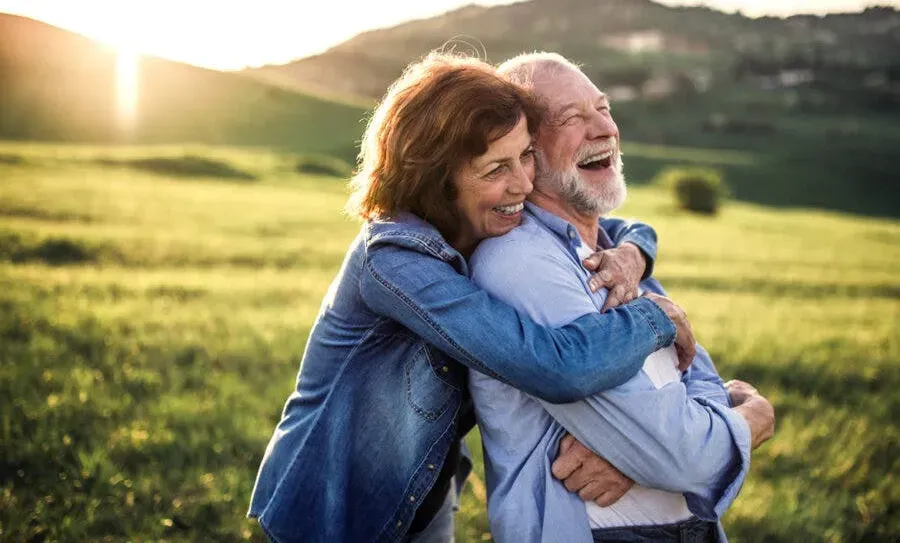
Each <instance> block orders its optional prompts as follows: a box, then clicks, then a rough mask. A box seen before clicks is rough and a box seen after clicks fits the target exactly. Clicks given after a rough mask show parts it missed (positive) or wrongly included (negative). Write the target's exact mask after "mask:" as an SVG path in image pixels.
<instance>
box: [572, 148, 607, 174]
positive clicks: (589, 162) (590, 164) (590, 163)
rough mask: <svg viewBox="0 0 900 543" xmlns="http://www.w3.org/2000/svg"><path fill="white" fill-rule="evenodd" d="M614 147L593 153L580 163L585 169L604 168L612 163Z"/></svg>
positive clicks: (579, 165) (580, 166)
mask: <svg viewBox="0 0 900 543" xmlns="http://www.w3.org/2000/svg"><path fill="white" fill-rule="evenodd" d="M613 152H614V149H610V150H608V151H604V152H602V153H597V154H595V155H591V156H589V157H587V158H586V159H584V160H582V161H581V162H579V163H578V167H579V168H581V169H583V170H602V169H604V168H609V167H610V165H612V160H613Z"/></svg>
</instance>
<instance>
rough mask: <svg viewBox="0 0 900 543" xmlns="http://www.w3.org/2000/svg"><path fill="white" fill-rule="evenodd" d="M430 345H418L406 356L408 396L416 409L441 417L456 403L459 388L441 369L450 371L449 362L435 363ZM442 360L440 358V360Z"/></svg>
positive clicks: (421, 413)
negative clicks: (441, 372) (437, 365)
mask: <svg viewBox="0 0 900 543" xmlns="http://www.w3.org/2000/svg"><path fill="white" fill-rule="evenodd" d="M434 362H435V360H434V359H432V357H431V355H430V353H429V352H428V349H427V348H426V346H424V345H422V346H421V347H419V348H418V349H416V351H415V353H414V354H413V356H410V357H409V358H408V359H407V360H406V366H405V371H404V373H405V376H404V377H405V378H406V398H407V400H408V401H409V405H410V406H411V407H412V408H413V410H414V411H415V412H416V413H418V414H419V416H421V417H422V418H424V419H426V420H437V419H438V418H440V417H441V415H443V414H444V412H445V411H446V410H447V408H448V407H450V405H451V404H452V403H453V395H454V393H458V390H457V389H456V388H455V387H453V386H452V385H451V384H450V383H449V382H448V381H446V380H445V379H444V378H442V377H440V376H438V374H437V372H440V371H443V372H449V371H450V369H449V366H446V365H445V366H442V367H435V363H434ZM437 362H438V363H439V364H440V363H441V361H440V360H438V361H437Z"/></svg>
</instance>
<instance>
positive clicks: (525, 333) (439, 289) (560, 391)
mask: <svg viewBox="0 0 900 543" xmlns="http://www.w3.org/2000/svg"><path fill="white" fill-rule="evenodd" d="M548 288H549V287H548ZM360 289H361V293H362V296H363V299H364V300H365V301H366V303H367V304H368V305H369V307H371V308H372V310H373V311H375V312H377V313H380V314H382V315H385V316H387V317H390V318H392V319H394V320H396V321H398V322H400V323H401V324H403V325H404V326H406V327H407V328H409V329H410V330H412V331H414V332H415V333H417V334H419V335H420V336H421V337H423V338H424V339H425V340H426V341H428V342H429V343H431V344H432V345H434V346H436V347H437V348H439V349H441V350H442V351H444V352H446V353H447V354H448V355H450V356H452V357H453V358H455V359H456V360H458V361H460V362H461V363H463V364H465V365H466V366H468V367H470V368H472V369H474V370H476V371H479V372H482V373H485V374H486V375H490V376H491V377H494V378H495V379H498V380H500V381H503V382H506V383H509V384H510V385H512V386H513V387H515V388H518V389H520V390H523V391H525V392H528V393H529V394H532V395H534V396H536V397H538V398H542V399H544V400H546V401H548V402H556V403H563V402H571V401H576V400H580V399H583V398H586V397H588V396H590V395H592V394H595V393H598V392H601V391H604V390H608V389H610V388H613V387H615V386H618V385H620V384H622V383H624V382H625V381H627V380H628V379H630V378H631V377H632V376H634V375H635V374H636V373H637V372H638V370H639V369H640V368H641V366H642V365H643V362H644V359H645V358H646V357H647V356H649V355H650V353H652V352H654V351H656V350H659V349H661V348H662V347H665V346H668V345H671V344H672V343H673V341H674V339H675V326H674V325H673V323H672V321H671V320H670V319H669V318H668V317H667V316H666V314H665V313H664V312H663V311H662V310H661V309H660V308H659V306H657V305H656V304H655V303H654V302H652V301H650V300H647V299H641V300H635V301H634V302H632V303H630V304H627V305H625V306H622V307H618V308H615V309H613V310H610V311H608V312H606V313H603V314H597V313H592V314H589V315H585V316H584V317H581V318H579V319H577V320H575V321H574V322H572V323H571V324H569V325H567V326H564V327H562V328H559V329H553V328H545V327H541V326H539V325H537V324H536V323H535V322H534V321H532V320H531V319H529V318H528V317H526V316H524V315H522V314H520V313H518V312H516V311H515V310H514V309H513V308H512V307H510V306H509V305H507V304H504V303H502V302H500V301H498V300H496V299H495V298H492V297H491V296H490V295H488V294H487V293H486V292H485V291H484V290H482V289H480V288H478V287H477V286H475V285H474V284H473V283H472V282H471V281H470V280H469V279H468V278H467V277H465V276H463V275H460V274H459V273H457V271H456V270H454V269H453V267H452V266H450V265H449V264H448V263H446V262H444V261H442V260H440V259H438V258H434V257H430V256H428V255H425V254H423V253H420V252H417V251H414V250H411V249H406V248H403V247H399V246H396V245H391V244H379V245H375V246H373V247H370V248H369V252H368V258H367V261H366V264H365V270H364V273H363V276H362V279H361V284H360Z"/></svg>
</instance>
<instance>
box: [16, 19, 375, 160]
mask: <svg viewBox="0 0 900 543" xmlns="http://www.w3.org/2000/svg"><path fill="white" fill-rule="evenodd" d="M0 36H2V38H0V139H19V140H45V141H78V142H118V141H129V142H136V143H176V142H197V143H212V144H216V143H221V144H230V145H268V146H272V147H277V148H282V149H290V150H302V151H312V152H322V153H328V154H333V155H337V156H340V157H342V158H345V159H348V158H352V157H353V155H354V142H355V141H356V140H357V139H358V138H359V133H360V132H361V128H360V119H361V118H362V117H363V115H364V111H363V110H362V109H360V108H359V107H356V106H351V105H347V104H344V103H337V102H334V101H330V100H324V99H321V98H317V97H313V96H309V95H304V94H301V93H298V92H295V91H292V90H287V89H283V88H279V87H276V86H273V85H270V84H266V83H263V82H260V81H258V80H255V79H252V78H249V77H247V76H245V75H242V74H235V73H224V72H217V71H213V70H206V69H202V68H197V67H194V66H189V65H186V64H180V63H177V62H171V61H167V60H162V59H159V58H152V57H144V58H142V59H141V60H140V62H139V65H138V84H137V97H138V99H137V110H136V121H137V122H136V125H135V128H134V131H133V133H132V134H131V135H130V136H129V135H127V134H125V133H123V132H122V131H120V130H119V128H118V124H117V121H116V119H117V118H116V103H117V96H116V73H117V72H116V60H117V57H116V52H115V51H114V50H113V49H112V48H110V47H107V46H105V45H102V44H100V43H98V42H95V41H93V40H90V39H88V38H85V37H83V36H80V35H78V34H74V33H71V32H68V31H65V30H62V29H59V28H56V27H53V26H51V25H48V24H45V23H42V22H38V21H35V20H32V19H28V18H25V17H19V16H14V15H7V14H2V13H0Z"/></svg>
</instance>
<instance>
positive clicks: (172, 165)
mask: <svg viewBox="0 0 900 543" xmlns="http://www.w3.org/2000/svg"><path fill="white" fill-rule="evenodd" d="M98 162H99V163H100V164H103V165H107V166H127V167H130V168H135V169H137V170H143V171H146V172H150V173H155V174H159V175H167V176H176V177H214V178H220V179H233V180H239V181H255V180H256V176H255V175H253V174H251V173H248V172H245V171H242V170H239V169H237V168H235V167H234V166H232V165H231V164H228V163H227V162H223V161H221V160H216V159H212V158H207V157H202V156H195V155H184V156H173V157H166V156H161V157H145V158H132V159H100V160H99V161H98Z"/></svg>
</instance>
